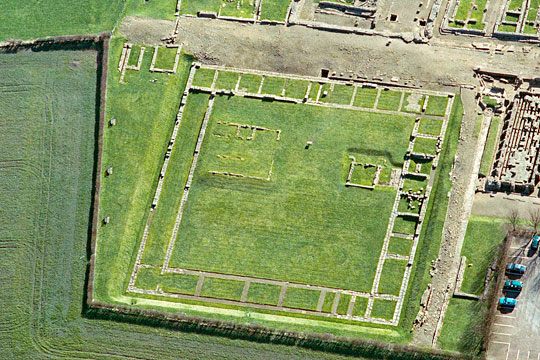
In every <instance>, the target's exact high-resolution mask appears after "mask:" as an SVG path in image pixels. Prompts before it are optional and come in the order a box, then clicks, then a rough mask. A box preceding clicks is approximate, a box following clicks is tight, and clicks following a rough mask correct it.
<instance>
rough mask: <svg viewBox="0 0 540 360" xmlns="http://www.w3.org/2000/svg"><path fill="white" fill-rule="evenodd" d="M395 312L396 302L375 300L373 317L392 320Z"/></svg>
mask: <svg viewBox="0 0 540 360" xmlns="http://www.w3.org/2000/svg"><path fill="white" fill-rule="evenodd" d="M395 310H396V302H395V301H391V300H381V299H375V301H374V303H373V310H372V311H371V316H372V317H375V318H379V319H386V320H392V318H393V317H394V311H395Z"/></svg>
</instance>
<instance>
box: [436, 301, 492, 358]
mask: <svg viewBox="0 0 540 360" xmlns="http://www.w3.org/2000/svg"><path fill="white" fill-rule="evenodd" d="M487 310H488V304H487V303H486V302H485V301H474V300H465V299H456V298H452V299H450V304H449V305H448V309H447V310H446V315H445V317H444V322H443V326H442V330H441V334H440V335H439V339H438V341H437V345H438V346H440V347H442V348H443V349H446V350H450V351H457V352H461V353H465V354H472V355H478V353H479V351H480V350H481V345H482V331H483V327H484V326H485V325H486V323H485V318H486V317H487V316H488V315H487V313H486V312H487Z"/></svg>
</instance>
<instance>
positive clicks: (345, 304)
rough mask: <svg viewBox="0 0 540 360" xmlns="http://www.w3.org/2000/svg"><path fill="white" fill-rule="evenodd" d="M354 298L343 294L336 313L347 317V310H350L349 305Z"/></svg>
mask: <svg viewBox="0 0 540 360" xmlns="http://www.w3.org/2000/svg"><path fill="white" fill-rule="evenodd" d="M351 298H352V296H351V295H349V294H341V297H340V298H339V304H338V307H337V309H336V312H337V313H338V314H340V315H347V310H349V303H350V302H351Z"/></svg>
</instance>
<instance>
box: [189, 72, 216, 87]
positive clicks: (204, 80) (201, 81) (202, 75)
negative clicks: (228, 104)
mask: <svg viewBox="0 0 540 360" xmlns="http://www.w3.org/2000/svg"><path fill="white" fill-rule="evenodd" d="M215 73H216V70H214V69H203V68H199V69H197V71H196V72H195V76H194V77H193V85H195V86H203V87H211V86H212V83H213V82H214V75H215Z"/></svg>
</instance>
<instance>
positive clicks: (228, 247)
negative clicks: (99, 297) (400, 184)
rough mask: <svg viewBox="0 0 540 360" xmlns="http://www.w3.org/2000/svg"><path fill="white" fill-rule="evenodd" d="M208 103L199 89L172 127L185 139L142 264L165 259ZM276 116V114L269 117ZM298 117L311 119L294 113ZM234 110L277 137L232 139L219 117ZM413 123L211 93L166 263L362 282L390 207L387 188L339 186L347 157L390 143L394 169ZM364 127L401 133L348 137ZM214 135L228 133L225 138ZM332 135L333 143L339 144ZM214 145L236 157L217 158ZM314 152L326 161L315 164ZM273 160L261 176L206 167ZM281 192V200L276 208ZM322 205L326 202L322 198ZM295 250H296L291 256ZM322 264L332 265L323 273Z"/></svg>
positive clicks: (246, 168)
mask: <svg viewBox="0 0 540 360" xmlns="http://www.w3.org/2000/svg"><path fill="white" fill-rule="evenodd" d="M207 102H208V95H206V94H196V93H194V94H191V95H190V97H189V101H188V106H187V107H186V110H185V115H184V118H183V122H182V126H181V128H180V131H179V133H180V134H181V135H180V138H179V139H180V143H181V144H182V145H180V146H179V147H177V148H175V150H174V151H173V154H172V155H171V164H172V165H171V169H170V170H169V171H171V173H170V174H171V176H169V177H168V178H167V179H166V181H165V184H164V190H163V193H162V197H163V199H164V201H166V203H164V204H163V205H160V208H159V209H158V210H157V211H156V214H155V215H154V220H153V222H152V227H151V230H150V235H149V238H148V243H147V247H146V251H145V253H144V255H143V262H145V263H150V264H154V265H161V264H162V262H163V259H164V256H165V250H166V247H167V245H168V241H169V238H170V235H171V230H172V225H173V224H174V220H175V218H176V210H177V206H178V203H179V200H180V199H179V196H178V194H180V192H181V189H182V188H183V186H184V185H183V184H184V183H185V179H186V177H187V172H188V170H189V163H188V162H187V161H186V156H187V155H188V154H189V149H191V148H192V147H193V146H194V141H195V139H196V131H197V130H198V128H199V126H200V121H201V120H202V116H203V114H204V111H205V107H206V105H205V104H207ZM276 113H279V114H280V117H275V114H276ZM305 118H310V119H311V121H310V122H305V121H303V119H305ZM237 119H242V121H241V123H245V124H253V125H257V126H263V127H265V128H270V129H279V130H281V140H280V141H279V142H278V141H276V140H275V139H276V135H275V133H273V132H257V134H256V139H255V140H253V141H251V142H249V143H243V142H239V141H238V140H235V139H234V136H233V135H234V133H235V131H236V128H235V127H232V126H223V125H219V124H217V122H218V121H221V122H223V121H225V122H227V121H235V120H236V121H238V120H237ZM283 119H288V121H283ZM328 119H333V120H332V121H329V120H328ZM407 119H408V120H409V121H407ZM413 121H414V119H413V118H406V117H400V116H396V117H393V118H392V117H390V118H389V117H388V116H387V115H384V116H383V115H379V114H369V113H358V112H355V111H350V110H336V109H326V108H323V109H321V108H319V107H314V106H300V107H298V106H295V105H292V104H286V103H267V102H263V101H259V100H248V99H242V98H240V97H232V98H227V97H219V96H218V98H217V99H216V102H215V104H214V109H213V113H212V117H211V122H210V125H209V127H208V129H207V133H208V134H209V135H212V136H208V137H206V138H205V142H204V143H203V150H202V155H201V158H200V160H199V161H200V162H199V164H198V166H197V170H196V172H195V178H194V182H193V185H192V190H191V192H190V197H189V201H188V203H187V205H186V209H185V214H184V217H183V221H182V224H181V227H180V232H179V234H180V235H179V237H178V240H177V244H178V246H176V247H175V250H174V252H173V256H172V260H171V266H172V267H182V268H188V269H199V270H208V271H215V272H220V273H230V274H239V275H248V276H255V277H262V278H270V279H275V280H286V281H293V282H300V283H306V284H317V285H324V286H332V287H338V288H346V289H351V290H357V291H360V290H361V291H368V290H369V288H370V287H371V283H372V281H373V276H374V271H375V264H376V263H377V260H378V255H379V251H380V247H381V245H382V239H383V238H384V233H385V232H386V223H385V222H381V221H380V219H384V218H387V217H388V216H389V213H390V210H391V207H392V203H393V198H394V196H395V193H394V192H393V191H388V190H376V191H374V192H368V193H364V194H362V195H363V196H361V197H358V196H355V195H357V194H358V192H357V191H358V190H357V189H352V188H346V187H345V186H344V181H345V177H346V171H347V170H348V166H349V163H348V159H347V156H348V154H355V155H358V156H362V154H364V153H365V155H370V154H373V153H381V152H384V151H385V149H392V150H391V151H389V152H388V153H387V162H388V163H390V164H393V165H394V166H400V165H401V163H400V161H402V160H401V157H402V156H403V155H401V154H403V153H404V152H405V151H406V147H407V143H408V137H407V134H410V132H411V131H412V125H413ZM351 129H354V130H352V131H351ZM367 131H369V132H371V133H372V134H377V133H380V134H381V136H382V134H383V133H385V132H392V133H394V134H398V135H397V136H396V137H395V138H393V139H392V140H391V144H392V145H389V144H381V143H380V142H378V143H377V142H373V141H369V140H365V141H362V140H359V139H358V136H357V134H361V133H363V132H367ZM216 135H219V136H223V135H227V136H233V139H232V140H228V141H225V140H222V138H216V137H215V136H216ZM184 136H185V138H184ZM307 139H316V140H315V142H316V144H314V146H313V147H311V148H310V149H309V150H306V149H304V145H305V141H306V140H307ZM335 139H341V140H340V142H338V143H337V144H336V142H335ZM258 142H260V145H259V146H257V143H258ZM184 144H185V145H184ZM351 148H354V150H351ZM351 151H352V152H351ZM220 154H227V155H234V156H235V157H236V158H243V159H244V161H238V160H220V159H219V158H218V157H217V156H218V155H220ZM400 155H401V156H400ZM321 158H325V159H327V161H323V162H321V161H320V159H321ZM182 159H183V160H182ZM272 161H275V164H274V174H275V175H273V176H274V178H273V179H272V181H270V182H268V183H265V182H261V181H256V180H247V179H246V180H238V179H229V178H227V177H222V176H216V175H211V174H208V171H211V170H218V171H231V172H235V173H243V174H246V175H252V176H266V175H265V174H267V173H268V170H269V168H270V167H271V164H272ZM239 162H240V163H242V162H244V164H238V163H239ZM328 194H332V196H330V197H329V196H328ZM169 199H170V201H169ZM280 199H287V202H286V203H283V204H282V205H279V206H276V204H277V203H279V202H280V201H281V200H280ZM321 203H324V204H325V205H324V206H322V207H321V206H320V204H321ZM318 204H319V205H318ZM370 208H371V209H377V210H376V211H373V210H368V209H370ZM362 209H363V210H362ZM210 219H212V220H210ZM323 219H324V221H323ZM344 219H347V220H346V221H344ZM202 228H204V231H203V230H202ZM283 228H285V229H288V230H287V231H283V230H281V229H283ZM164 229H166V230H165V231H164ZM201 235H202V236H201ZM250 239H257V241H256V242H253V241H250ZM357 239H362V240H361V241H359V240H357ZM314 242H315V243H316V244H317V245H315V244H314ZM293 253H295V254H296V256H291V254H293ZM261 254H263V256H262V257H261ZM235 259H241V261H236V260H235ZM323 259H326V262H325V261H323ZM328 260H330V261H331V263H330V264H331V265H329V263H328ZM277 264H279V266H276V265H277ZM322 264H324V266H323V265H322ZM329 266H330V267H333V268H335V269H339V271H333V272H329V271H328V267H329ZM358 267H362V268H364V269H365V273H364V276H363V277H362V279H353V278H351V279H346V278H344V276H343V274H345V273H347V272H350V271H354V269H355V268H358Z"/></svg>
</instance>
